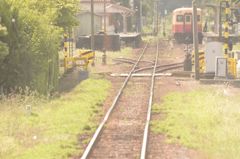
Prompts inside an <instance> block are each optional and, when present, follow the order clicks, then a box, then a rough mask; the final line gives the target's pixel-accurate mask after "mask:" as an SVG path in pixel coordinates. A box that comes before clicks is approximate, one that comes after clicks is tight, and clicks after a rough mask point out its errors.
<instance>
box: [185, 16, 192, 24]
mask: <svg viewBox="0 0 240 159" xmlns="http://www.w3.org/2000/svg"><path fill="white" fill-rule="evenodd" d="M185 22H187V23H189V22H191V16H190V15H187V16H186V17H185Z"/></svg>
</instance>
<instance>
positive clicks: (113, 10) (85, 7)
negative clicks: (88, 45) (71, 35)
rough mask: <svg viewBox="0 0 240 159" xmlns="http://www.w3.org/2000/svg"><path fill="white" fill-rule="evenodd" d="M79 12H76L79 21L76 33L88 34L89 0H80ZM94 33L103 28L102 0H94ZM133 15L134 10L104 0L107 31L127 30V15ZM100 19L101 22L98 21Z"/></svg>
mask: <svg viewBox="0 0 240 159" xmlns="http://www.w3.org/2000/svg"><path fill="white" fill-rule="evenodd" d="M80 3H81V4H80V7H81V12H80V13H79V14H78V19H79V22H80V25H79V27H77V34H78V35H80V34H82V35H89V34H90V28H91V25H90V24H91V16H90V11H91V0H81V2H80ZM94 13H95V26H94V27H95V33H97V32H99V31H100V30H101V31H103V29H104V0H94ZM132 15H134V10H132V9H129V8H127V7H124V6H122V5H119V4H116V3H113V2H112V0H106V29H107V33H109V34H113V33H114V32H116V31H117V32H119V31H123V32H127V31H128V30H127V17H129V16H132ZM100 21H101V22H100Z"/></svg>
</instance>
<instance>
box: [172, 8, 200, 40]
mask: <svg viewBox="0 0 240 159" xmlns="http://www.w3.org/2000/svg"><path fill="white" fill-rule="evenodd" d="M192 10H193V9H192V8H178V9H175V10H174V11H173V19H172V33H173V36H174V38H175V40H176V41H177V42H179V43H192V41H193V27H192V26H193V21H192V12H193V11H192ZM197 14H198V17H197V19H198V37H199V42H200V43H201V42H202V39H203V34H202V17H201V9H197Z"/></svg>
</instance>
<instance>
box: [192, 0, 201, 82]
mask: <svg viewBox="0 0 240 159" xmlns="http://www.w3.org/2000/svg"><path fill="white" fill-rule="evenodd" d="M192 7H193V45H194V53H195V55H194V58H195V60H194V64H195V79H196V80H199V50H198V18H197V6H196V1H195V0H193V1H192Z"/></svg>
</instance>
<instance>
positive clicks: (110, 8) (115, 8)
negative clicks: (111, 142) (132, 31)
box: [81, 0, 135, 16]
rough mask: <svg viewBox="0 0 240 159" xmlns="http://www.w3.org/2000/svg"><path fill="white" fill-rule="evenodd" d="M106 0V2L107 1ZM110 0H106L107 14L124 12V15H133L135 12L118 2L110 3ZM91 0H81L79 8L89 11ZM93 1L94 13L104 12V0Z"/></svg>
mask: <svg viewBox="0 0 240 159" xmlns="http://www.w3.org/2000/svg"><path fill="white" fill-rule="evenodd" d="M107 1H108V2H107ZM110 1H111V0H106V13H107V14H114V13H119V14H124V15H126V16H130V15H133V14H134V13H135V11H134V10H132V9H130V8H127V7H124V6H122V5H119V4H115V3H111V2H110ZM90 2H91V0H82V1H81V10H84V11H90V9H91V5H90ZM94 2H98V3H95V5H97V6H95V7H94V12H95V13H96V14H104V3H103V2H104V0H94Z"/></svg>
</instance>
